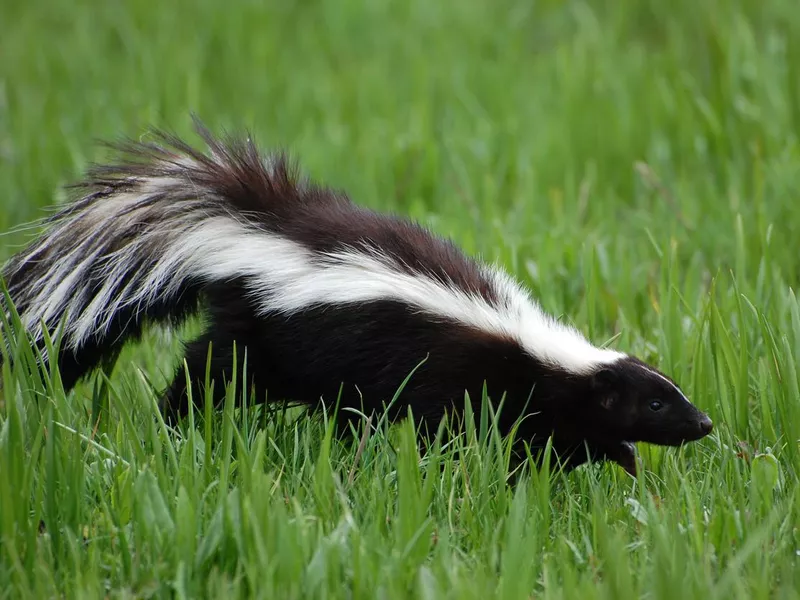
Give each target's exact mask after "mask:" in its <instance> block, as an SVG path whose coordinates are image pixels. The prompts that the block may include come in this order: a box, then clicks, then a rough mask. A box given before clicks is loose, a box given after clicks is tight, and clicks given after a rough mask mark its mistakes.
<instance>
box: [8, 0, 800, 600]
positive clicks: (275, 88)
mask: <svg viewBox="0 0 800 600" xmlns="http://www.w3.org/2000/svg"><path fill="white" fill-rule="evenodd" d="M795 4H796V3H794V2H791V1H790V0H769V1H765V2H755V1H752V2H748V1H745V0H692V1H689V0H675V1H673V2H663V1H660V0H616V1H614V2H611V1H607V0H603V1H598V2H589V1H577V0H575V1H559V0H541V1H540V2H526V1H524V0H465V1H462V2H449V3H442V2H438V3H437V2H429V1H428V0H400V1H397V2H388V1H386V0H374V1H371V2H366V1H364V0H340V1H338V2H333V1H330V2H321V1H316V0H308V1H306V2H289V1H287V0H278V1H273V2H263V3H258V2H253V1H243V2H238V3H237V2H214V1H213V0H192V1H189V0H176V1H175V2H171V3H167V2H162V3H156V2H147V1H145V0H131V1H128V2H121V1H114V2H90V1H89V0H69V1H67V0H41V1H38V2H27V3H25V2H20V1H16V2H15V1H14V0H0V231H3V232H6V231H9V230H12V228H15V227H17V226H19V225H20V224H22V223H24V222H26V221H28V220H31V219H35V218H39V217H41V216H42V214H43V213H42V208H43V207H46V206H50V205H52V204H53V203H54V202H58V201H62V200H63V199H64V195H65V193H64V191H63V185H64V184H66V183H69V182H70V181H72V180H74V179H76V178H77V177H79V176H80V173H81V171H82V170H83V169H84V168H85V167H86V165H87V163H88V162H90V161H93V160H100V159H102V158H104V157H106V156H107V154H106V152H105V151H104V150H102V149H101V148H99V147H98V145H97V144H96V143H95V142H96V140H98V139H114V138H118V137H120V136H126V135H127V136H140V135H143V134H144V133H145V131H146V128H147V127H148V126H150V125H156V126H164V127H168V128H171V129H174V130H176V131H178V132H179V133H181V134H183V135H190V134H191V129H190V112H192V111H194V112H196V113H197V114H198V115H199V116H200V117H201V118H202V119H203V120H204V121H205V122H206V123H207V124H208V125H209V126H210V127H211V128H212V129H214V130H216V131H220V130H221V129H223V128H227V129H249V130H251V131H252V132H253V133H254V134H255V136H256V138H257V140H258V141H259V143H260V144H261V145H262V146H264V147H279V146H280V147H285V148H288V149H290V150H291V152H292V153H293V155H294V156H295V157H297V158H298V159H299V160H300V161H301V163H302V165H303V167H304V169H305V171H306V173H308V174H310V175H312V176H313V177H315V178H318V179H321V180H323V181H325V182H326V183H329V184H331V185H334V186H337V187H340V188H344V189H346V190H348V192H349V193H350V194H351V195H352V196H353V198H355V199H356V200H357V201H359V202H362V203H365V204H368V205H370V206H373V207H377V208H382V209H391V210H396V211H398V212H401V213H404V214H409V215H411V216H414V217H416V218H418V219H420V220H422V221H424V222H425V223H427V224H428V225H430V226H431V227H432V228H433V229H434V230H436V231H437V232H440V233H443V234H446V235H449V236H452V237H453V238H454V239H455V240H456V241H457V242H458V243H459V244H461V245H462V246H463V247H464V248H465V249H466V250H467V251H469V252H470V253H474V254H480V255H482V256H483V257H484V258H486V259H488V260H490V261H498V262H501V263H502V264H504V265H505V266H506V267H507V268H508V269H509V270H510V271H511V272H513V273H514V274H515V275H516V276H518V277H519V278H521V279H522V280H523V281H525V282H526V284H528V285H529V286H530V287H531V288H532V289H533V290H534V292H535V293H536V295H537V296H538V297H539V298H540V299H541V301H542V303H543V304H544V306H545V307H546V308H547V309H548V310H550V311H552V312H553V313H555V314H557V315H563V316H564V317H565V318H568V319H570V320H572V321H573V322H575V323H576V324H577V325H578V326H579V327H580V328H581V329H582V330H583V331H585V332H586V333H587V335H589V336H590V337H591V339H592V340H593V341H595V342H596V343H598V344H599V343H603V342H606V341H608V340H611V345H613V346H615V347H617V348H620V349H623V350H626V351H629V352H632V353H635V354H638V355H640V356H641V357H643V358H644V359H647V360H650V361H652V362H653V363H654V364H656V365H658V366H659V367H660V368H662V369H664V370H666V371H667V372H669V373H670V374H671V375H673V376H674V378H675V379H676V380H678V381H679V382H680V383H681V384H682V385H683V386H684V388H685V389H686V391H687V392H688V394H689V395H690V397H691V398H692V400H693V401H694V402H695V403H696V404H697V405H698V406H700V407H701V408H702V409H704V410H706V411H708V412H709V414H710V415H711V416H712V418H713V419H714V421H715V424H716V427H715V431H714V433H713V434H712V435H711V436H710V437H708V438H706V439H705V440H703V441H702V442H700V443H697V444H694V445H692V446H690V447H686V448H683V449H679V450H676V449H670V450H664V449H658V448H653V447H647V446H645V445H641V446H640V448H639V451H640V454H641V457H642V460H643V463H644V466H645V469H644V471H643V472H642V474H641V475H640V477H639V478H638V479H637V480H635V479H633V478H631V477H629V476H628V475H626V474H625V473H624V472H623V471H622V470H621V469H619V468H618V467H615V466H612V465H602V466H594V467H589V468H581V469H578V470H577V471H575V472H573V473H571V474H569V475H567V476H564V475H563V474H559V473H552V474H548V473H547V472H544V473H538V472H536V471H530V470H529V471H527V474H525V475H524V476H523V477H522V478H521V479H520V480H519V481H517V483H516V485H513V486H511V485H507V483H506V477H507V475H508V472H507V465H506V459H505V454H504V447H503V444H502V440H498V439H497V436H496V435H493V433H492V430H491V427H487V420H486V418H485V416H484V417H483V418H482V415H476V417H475V427H474V428H471V429H470V430H469V432H468V435H466V436H465V437H464V438H462V440H461V441H460V442H459V444H460V452H461V456H462V459H461V460H459V461H454V459H453V452H454V450H453V449H452V448H444V449H442V450H441V451H435V450H434V451H432V452H431V453H430V454H427V455H424V456H420V455H419V454H418V451H417V449H416V446H415V444H414V440H413V431H412V430H411V429H410V428H409V427H408V426H399V427H395V428H393V429H391V430H389V431H386V430H385V428H382V429H381V430H380V431H378V432H377V433H376V434H375V435H373V436H371V437H370V438H369V439H368V441H367V443H366V446H365V447H364V448H363V451H362V452H358V451H357V448H356V446H355V444H344V443H340V442H337V441H336V440H335V439H334V440H331V438H330V436H329V435H327V430H326V428H325V425H324V423H323V422H320V421H309V420H305V419H300V420H295V419H294V418H293V417H294V415H288V416H287V415H273V416H270V415H265V414H264V413H259V412H257V411H256V412H248V413H245V414H244V415H240V414H238V413H237V414H235V415H234V414H233V413H232V412H231V411H228V412H227V413H226V414H224V415H208V416H210V417H212V418H210V419H204V418H202V417H203V415H196V426H195V427H191V426H186V427H184V429H183V431H182V435H176V434H174V433H172V432H170V431H168V430H167V429H166V428H165V427H164V426H163V422H162V421H160V420H159V419H158V417H157V411H156V410H155V408H154V406H155V401H156V400H155V396H154V395H153V394H152V393H151V391H150V387H148V384H147V380H151V381H152V383H153V384H155V385H156V386H159V385H161V384H162V383H163V382H164V381H165V379H164V378H165V377H166V375H167V374H169V373H170V372H171V371H172V369H173V367H174V366H175V365H176V364H177V363H176V360H177V355H176V353H175V350H176V349H177V348H178V341H177V340H176V339H175V338H174V337H165V336H164V334H163V332H159V331H157V330H154V331H151V332H149V333H148V335H147V336H146V338H145V340H144V341H143V343H141V344H138V345H136V346H132V347H130V348H129V349H127V350H126V351H125V353H124V355H123V357H122V360H121V361H120V362H119V364H118V365H117V368H116V369H115V371H114V372H113V373H112V374H111V376H110V379H109V385H108V386H106V387H105V388H104V387H103V386H101V385H99V383H100V381H101V380H100V379H99V378H95V379H92V380H90V381H87V382H86V383H85V384H83V385H81V386H80V387H79V388H78V389H76V390H75V391H74V392H72V393H70V394H69V395H65V394H64V393H63V391H62V390H61V389H60V388H59V384H58V380H57V378H56V379H52V378H51V377H50V376H49V375H48V374H46V373H45V374H42V373H40V372H39V371H37V370H36V369H35V368H33V367H32V361H31V360H30V356H29V355H30V351H29V349H28V348H26V346H25V344H21V345H20V346H19V347H18V348H17V350H16V355H17V357H18V358H19V359H20V360H18V361H17V362H15V363H14V367H13V368H10V367H9V366H8V363H7V362H6V364H5V366H4V367H3V389H2V392H0V393H1V394H2V396H0V598H25V597H31V598H33V597H35V598H44V597H55V596H59V597H88V598H98V597H104V596H107V597H114V598H125V597H131V598H132V597H137V598H145V597H176V598H190V597H204V596H207V597H224V596H226V595H231V596H242V597H261V598H298V597H307V598H364V599H372V598H380V599H392V598H410V597H415V598H426V599H434V598H436V599H438V598H458V599H468V598H490V597H497V598H509V599H513V598H525V599H527V598H580V599H587V600H588V599H592V598H635V597H644V598H653V599H656V598H680V599H682V600H686V599H688V598H725V599H726V600H727V599H730V598H743V599H744V598H747V599H750V598H798V597H800V529H798V527H800V485H799V484H798V476H800V445H799V440H800V376H799V375H798V358H800V305H799V304H798V300H797V297H796V292H795V291H794V290H795V289H796V287H797V285H798V278H799V277H800V254H798V250H800V248H799V247H798V244H797V239H798V236H800V145H798V137H797V132H798V130H800V68H798V65H800V11H798V10H797V7H796V6H795ZM191 139H193V140H194V139H195V138H191ZM27 235H30V232H21V231H16V230H15V231H11V232H10V233H8V234H5V235H3V236H2V237H0V258H2V259H5V258H7V257H8V256H9V255H10V254H11V252H12V251H13V250H14V249H15V248H17V247H19V245H20V244H22V243H23V242H24V241H25V240H26V239H27V237H26V236H27ZM190 332H191V328H189V329H187V331H185V332H183V333H184V334H188V333H190ZM104 405H107V406H108V407H109V413H108V414H107V415H106V416H105V418H104V419H101V420H100V421H99V423H96V420H95V419H93V418H92V410H93V408H95V409H96V408H97V407H98V406H104ZM289 417H292V418H289ZM42 524H43V527H42Z"/></svg>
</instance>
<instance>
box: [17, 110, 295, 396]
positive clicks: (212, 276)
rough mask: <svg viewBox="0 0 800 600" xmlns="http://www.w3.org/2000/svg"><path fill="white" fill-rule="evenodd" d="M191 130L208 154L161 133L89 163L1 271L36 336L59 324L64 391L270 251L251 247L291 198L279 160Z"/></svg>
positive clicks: (243, 143) (288, 177) (252, 268)
mask: <svg viewBox="0 0 800 600" xmlns="http://www.w3.org/2000/svg"><path fill="white" fill-rule="evenodd" d="M196 126H197V129H198V132H199V133H200V135H201V136H202V137H203V138H204V139H205V141H206V143H207V144H208V146H209V148H210V153H209V154H208V155H206V154H202V153H200V152H198V151H196V150H194V149H192V148H190V147H189V146H187V145H186V144H185V143H183V142H181V141H179V140H177V139H175V138H173V137H171V136H170V135H167V134H164V133H159V132H156V133H155V136H156V138H157V143H133V142H127V143H125V144H122V145H118V146H116V147H117V148H118V149H119V150H121V151H122V154H123V158H124V160H123V161H122V162H121V163H120V164H117V165H114V166H102V167H99V166H98V167H94V168H93V169H91V170H90V171H89V174H88V177H87V179H86V180H85V181H84V182H83V183H81V184H79V185H78V186H75V187H78V188H80V189H82V190H83V195H82V196H81V197H79V198H78V199H76V200H75V201H73V202H71V203H70V204H68V205H67V206H66V207H64V208H63V209H62V210H60V211H59V212H58V213H57V214H55V215H54V216H52V217H51V218H49V219H48V220H47V221H46V228H45V231H44V232H43V233H42V234H41V236H40V237H38V238H37V239H36V240H35V241H34V242H33V243H31V244H30V245H29V246H28V247H27V248H25V249H24V250H22V251H21V252H19V253H18V254H16V255H15V256H13V257H12V258H11V259H10V260H9V261H8V262H7V263H6V264H5V265H4V267H3V269H2V276H3V279H4V280H5V284H6V286H7V288H8V291H9V294H10V297H11V299H12V301H13V303H14V305H15V307H16V309H17V311H18V312H19V314H20V317H21V319H22V322H23V324H24V326H25V327H26V329H27V330H28V331H29V333H30V334H31V335H32V336H33V337H34V339H35V340H37V341H38V342H39V343H41V342H42V339H43V327H44V328H46V329H47V330H48V331H51V332H52V331H54V330H55V329H56V328H57V327H58V325H59V323H60V322H61V321H62V319H63V323H64V328H63V331H62V334H63V335H62V339H61V349H62V356H61V357H59V362H60V366H61V375H62V379H63V381H64V384H65V385H66V386H67V387H70V386H72V385H73V384H74V383H75V381H77V380H78V379H79V378H80V377H81V376H83V375H84V374H86V373H87V372H88V371H89V370H90V369H93V368H94V367H96V366H97V365H98V364H99V363H100V362H101V361H105V360H106V359H113V358H114V357H115V356H116V354H117V352H118V351H119V349H120V347H121V345H122V344H123V343H124V342H125V341H127V340H128V339H130V338H131V337H134V336H138V335H139V334H140V332H141V327H142V325H143V324H144V323H145V322H147V321H158V322H165V321H180V320H182V319H183V318H184V317H185V316H187V314H188V313H189V312H190V311H192V310H194V309H195V308H196V307H197V304H198V300H199V298H200V296H201V294H202V292H203V290H204V288H205V287H206V286H208V285H209V284H213V283H224V282H233V281H237V282H241V281H242V280H243V279H246V278H248V277H249V276H252V275H255V274H257V270H258V265H257V263H258V259H259V252H260V251H262V250H263V251H269V250H270V248H269V247H268V244H267V247H265V246H264V245H263V244H260V243H259V240H260V238H264V240H265V241H268V240H266V237H265V236H264V235H263V232H264V230H265V224H264V223H265V219H264V216H265V214H266V213H271V214H274V215H277V216H276V218H277V217H278V216H279V214H278V213H280V210H278V208H280V206H283V205H285V204H286V201H287V200H290V199H291V198H290V197H294V196H296V194H297V189H296V187H295V184H294V181H293V177H292V174H291V173H290V169H289V168H288V166H287V164H286V162H285V160H284V159H283V157H275V158H270V159H269V160H265V159H262V157H260V156H259V154H258V152H257V151H256V148H255V146H254V145H253V144H252V143H251V142H250V141H249V139H247V140H239V141H237V140H229V141H227V142H225V143H223V142H220V141H218V140H215V139H213V138H212V137H211V135H210V134H209V133H208V132H207V131H206V130H205V129H204V128H203V127H202V126H201V125H200V124H199V123H196ZM278 221H279V219H278ZM276 226H280V223H279V222H276ZM257 284H258V282H255V283H254V285H257ZM264 292H265V293H266V291H264ZM6 309H7V307H6Z"/></svg>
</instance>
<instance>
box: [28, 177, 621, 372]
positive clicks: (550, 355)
mask: <svg viewBox="0 0 800 600" xmlns="http://www.w3.org/2000/svg"><path fill="white" fill-rule="evenodd" d="M156 179H157V178H156ZM163 179H164V181H163V186H162V185H159V182H158V181H155V180H153V181H148V182H147V188H146V189H147V192H149V193H153V192H154V191H156V190H163V189H165V188H172V189H175V186H176V180H174V179H171V178H163ZM146 198H147V194H145V195H140V194H134V193H130V192H127V193H125V194H120V195H119V196H118V197H116V198H114V199H113V202H111V203H110V204H109V203H107V200H103V201H100V202H98V203H97V204H96V205H91V206H90V207H88V209H87V210H86V211H83V212H82V213H80V214H78V215H75V216H73V217H72V218H71V219H70V221H71V222H72V225H73V226H74V227H71V226H67V225H66V224H65V225H64V226H63V227H62V226H59V230H60V231H61V232H64V235H69V234H68V233H66V232H69V231H70V230H71V229H75V230H76V231H77V234H78V235H80V234H81V233H82V232H88V231H95V232H96V231H97V230H98V229H97V228H98V227H101V228H103V229H104V232H103V234H102V236H101V237H100V238H99V239H98V240H97V241H96V242H91V241H90V242H89V243H87V244H83V243H79V244H75V245H73V246H72V248H73V250H72V251H71V252H69V253H68V254H67V255H66V256H64V257H63V258H62V259H61V260H60V261H59V264H58V266H57V268H56V269H55V270H54V273H53V276H52V278H49V279H48V280H47V281H45V282H42V285H41V286H40V287H39V288H38V289H37V290H36V292H37V293H36V298H35V300H34V301H33V303H32V304H31V308H30V310H29V311H27V314H25V323H26V324H28V325H30V326H33V325H34V324H35V323H37V322H38V321H39V320H40V319H41V318H45V319H47V318H49V317H52V316H53V315H59V314H61V313H62V312H63V310H64V309H67V310H69V311H70V313H71V316H72V319H73V320H72V321H71V323H69V324H68V329H67V336H66V340H65V342H66V343H67V345H68V346H69V347H71V348H78V347H79V346H80V345H81V344H82V343H84V342H85V341H86V340H87V339H88V338H89V337H91V336H93V335H95V334H97V333H103V332H105V331H106V330H107V328H108V326H109V325H110V323H111V321H112V319H113V317H114V315H115V314H116V313H117V312H118V311H119V310H121V309H122V308H125V307H129V306H144V305H148V304H149V303H151V302H153V301H154V300H155V296H156V295H157V294H158V295H160V296H161V297H169V296H170V295H177V294H178V293H179V292H180V290H181V288H182V286H183V285H184V283H185V281H186V280H187V279H189V278H190V277H191V278H194V279H197V278H201V279H205V280H208V281H220V280H227V279H230V278H232V277H244V278H245V280H246V281H247V282H248V283H247V285H248V286H249V288H250V289H249V291H250V292H251V293H252V295H253V297H254V298H258V299H259V303H258V305H259V306H258V307H259V309H260V311H261V313H262V314H266V313H270V312H279V313H287V314H291V313H295V312H297V311H300V310H302V309H304V308H307V307H309V306H311V305H315V304H320V303H321V304H351V303H359V302H370V301H376V300H389V299H391V300H397V301H400V302H403V303H406V304H408V305H410V306H413V307H416V308H417V309H418V310H420V311H422V312H424V313H426V314H428V315H430V316H433V317H439V318H446V319H451V320H453V321H456V322H459V323H463V324H465V325H468V326H471V327H475V328H477V329H480V330H482V331H487V332H489V333H492V334H496V335H501V336H504V337H508V338H511V339H514V340H516V341H517V342H518V343H519V344H520V345H521V347H522V348H523V349H524V350H525V351H527V352H528V353H529V354H531V355H533V356H534V357H536V358H538V359H539V360H542V361H544V362H547V363H549V364H553V365H558V366H560V367H562V368H564V369H566V370H568V371H570V372H573V373H586V372H589V371H591V370H592V369H594V368H596V367H597V366H598V365H599V364H608V363H613V362H615V361H616V360H618V359H620V358H622V357H623V356H624V355H623V354H621V353H619V352H615V351H612V350H604V349H599V348H596V347H595V346H593V345H592V344H590V343H589V342H588V341H587V340H586V339H585V338H584V337H583V336H582V335H581V334H580V333H578V332H577V331H576V330H574V329H573V328H570V327H567V326H566V325H563V324H561V323H558V322H557V321H556V320H555V319H553V318H551V317H550V316H548V315H546V314H545V313H544V312H543V311H542V309H541V308H540V307H539V305H538V304H537V303H536V302H535V301H534V300H533V299H531V298H530V296H529V295H528V294H527V293H526V292H525V291H524V290H523V289H522V288H521V287H520V286H519V285H518V284H517V283H516V282H514V281H513V280H511V279H510V278H509V277H508V276H507V275H505V274H504V273H502V272H501V271H500V270H499V269H496V268H490V267H485V274H486V277H487V278H488V279H489V280H490V281H491V282H492V284H493V286H494V287H495V289H496V292H497V295H498V297H499V300H498V305H497V306H494V305H492V304H490V303H489V302H487V301H486V300H485V299H483V298H482V297H481V296H479V295H477V294H471V293H468V292H466V291H464V290H462V289H460V288H458V287H456V286H454V285H446V284H444V283H442V282H441V281H438V280H436V279H434V278H432V277H426V276H424V275H419V274H417V275H410V274H408V273H404V272H400V271H398V270H397V268H396V267H394V266H393V262H392V259H391V258H390V257H387V256H384V255H381V254H380V253H379V252H378V251H372V252H364V251H362V250H361V249H349V250H345V251H340V252H334V253H330V254H326V255H322V256H320V255H319V254H313V253H312V252H311V251H309V250H308V249H307V248H305V247H304V246H302V245H300V244H298V243H296V242H294V241H292V240H290V239H287V238H285V237H281V236H279V235H276V234H270V233H267V232H264V231H262V230H256V229H255V228H254V227H252V226H249V225H247V224H245V223H242V222H238V221H236V220H235V219H234V218H232V217H230V216H227V215H226V216H208V215H205V214H202V213H200V212H199V211H197V210H194V211H192V210H188V211H187V210H186V209H185V208H184V209H183V210H181V211H180V216H177V217H176V216H174V214H173V215H170V213H171V212H173V211H170V210H169V209H170V206H169V204H168V201H166V202H165V206H162V207H159V209H158V210H160V211H162V212H164V213H166V214H165V218H163V219H159V220H157V222H156V223H155V224H153V225H151V227H150V229H149V230H148V231H144V232H142V233H140V234H139V236H138V237H137V238H136V239H134V240H126V241H127V242H128V244H127V245H126V246H125V247H124V248H123V249H122V250H120V251H118V252H117V253H115V254H114V255H111V256H108V257H107V258H108V260H107V262H106V263H105V265H104V272H105V275H106V277H105V284H104V285H103V286H102V287H101V289H100V290H99V291H98V292H97V293H96V295H95V297H94V299H93V300H92V301H91V302H90V303H89V304H88V305H85V306H78V305H77V302H76V298H77V296H78V293H79V292H80V285H81V284H82V282H83V281H84V278H83V276H84V275H85V274H87V273H88V271H89V269H90V268H92V267H93V266H94V263H95V261H96V259H97V255H96V250H97V246H96V244H97V243H99V242H100V241H102V240H108V239H109V238H113V237H114V236H115V230H116V231H119V227H120V226H122V225H125V224H126V223H130V221H131V220H132V219H137V213H138V215H139V216H141V215H143V214H145V212H147V211H151V210H153V207H143V208H139V209H135V208H134V210H133V211H131V212H129V213H128V214H126V215H124V216H123V217H116V218H115V214H116V212H117V211H118V210H119V209H121V208H123V207H124V206H135V205H136V204H139V203H141V202H142V201H143V200H145V199H146ZM173 206H174V205H173ZM185 206H186V205H185V204H184V207H185ZM112 208H113V210H112ZM174 212H178V211H174ZM151 222H152V221H151ZM87 239H88V236H87ZM154 247H155V248H157V249H159V256H160V258H159V260H158V261H157V263H156V265H155V268H154V269H152V270H151V271H150V272H148V273H146V274H142V275H143V278H139V279H138V280H137V279H133V280H132V281H130V282H129V283H128V284H127V286H126V287H125V288H123V290H122V291H121V292H120V291H119V290H117V294H116V295H115V294H114V292H115V290H114V288H115V282H118V281H120V279H121V278H122V277H123V275H125V274H126V273H127V271H128V270H129V265H130V264H131V259H132V258H133V257H134V256H137V255H139V254H140V253H143V252H152V249H153V248H154ZM75 311H78V312H79V314H75Z"/></svg>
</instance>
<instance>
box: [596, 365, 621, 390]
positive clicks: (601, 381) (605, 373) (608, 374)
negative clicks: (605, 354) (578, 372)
mask: <svg viewBox="0 0 800 600" xmlns="http://www.w3.org/2000/svg"><path fill="white" fill-rule="evenodd" d="M617 379H618V378H617V374H616V373H615V372H614V371H613V370H611V369H608V368H604V369H600V370H599V371H597V372H596V373H595V374H594V375H592V388H593V389H595V390H598V391H599V390H603V391H605V390H610V389H611V388H612V387H613V386H614V384H615V383H616V382H617Z"/></svg>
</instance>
